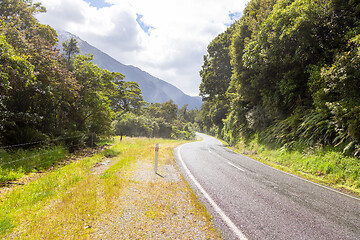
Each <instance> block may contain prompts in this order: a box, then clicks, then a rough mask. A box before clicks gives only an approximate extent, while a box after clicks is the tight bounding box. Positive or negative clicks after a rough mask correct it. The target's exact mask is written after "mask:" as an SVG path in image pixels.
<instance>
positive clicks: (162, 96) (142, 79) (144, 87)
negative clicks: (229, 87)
mask: <svg viewBox="0 0 360 240" xmlns="http://www.w3.org/2000/svg"><path fill="white" fill-rule="evenodd" d="M57 33H58V39H59V48H61V47H62V42H64V41H66V40H69V39H70V38H72V37H73V38H75V39H77V40H78V43H79V47H80V51H81V53H82V54H92V55H94V63H95V64H97V65H98V66H99V67H100V68H103V69H107V70H109V71H111V72H120V73H122V74H124V75H125V81H134V82H137V83H138V84H139V86H140V89H141V91H142V94H143V97H144V100H145V101H146V102H149V103H157V102H158V103H163V102H166V101H169V100H170V99H171V100H173V101H174V103H175V104H177V105H178V107H179V108H181V107H182V106H184V105H185V104H188V109H200V107H201V103H202V100H201V97H193V96H189V95H186V94H185V93H184V92H182V91H181V90H180V89H178V88H177V87H175V86H173V85H171V84H170V83H167V82H165V81H163V80H161V79H159V78H156V77H154V76H152V75H150V74H149V73H147V72H145V71H142V70H141V69H140V68H137V67H134V66H132V65H125V64H122V63H120V62H119V61H117V60H115V59H114V58H112V57H111V56H109V55H108V54H106V53H104V52H102V51H101V50H99V49H97V48H96V47H94V46H92V45H90V44H89V43H87V42H86V41H84V40H82V39H80V38H79V37H77V36H75V35H73V34H71V33H69V32H65V31H61V30H57Z"/></svg>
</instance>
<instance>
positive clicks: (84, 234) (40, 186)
mask: <svg viewBox="0 0 360 240" xmlns="http://www.w3.org/2000/svg"><path fill="white" fill-rule="evenodd" d="M157 142H159V143H160V147H161V150H160V156H159V160H160V161H159V164H160V166H159V169H160V170H161V169H162V168H161V166H162V165H166V164H170V162H172V163H171V164H175V165H176V163H174V157H173V149H174V147H176V146H177V145H179V144H181V143H182V142H179V141H173V140H162V139H145V138H136V139H131V138H125V139H124V140H123V141H122V142H120V141H119V140H117V141H115V144H114V145H112V146H111V147H109V148H107V149H106V150H104V151H103V152H101V153H97V154H95V155H93V156H91V157H87V158H84V159H81V160H78V161H76V162H73V163H71V164H69V165H66V166H64V167H62V168H59V169H57V170H55V171H52V172H49V173H48V174H45V175H43V176H42V177H41V178H39V179H37V180H36V181H33V182H31V183H29V184H27V185H25V186H21V187H19V188H17V189H16V190H14V191H12V192H10V193H8V194H7V195H5V196H4V197H2V199H1V201H0V238H6V239H42V238H44V236H46V238H47V239H60V238H64V239H75V238H76V239H102V235H99V232H101V231H100V230H101V229H102V228H103V227H107V226H111V225H112V224H114V222H115V220H114V221H111V222H109V221H108V219H109V218H111V217H109V216H112V215H113V214H115V217H116V221H119V219H122V218H124V215H126V214H125V212H126V207H125V206H130V207H131V208H133V207H134V206H136V207H138V210H137V211H135V213H132V214H134V216H133V218H132V219H134V220H136V221H135V222H139V220H142V224H140V223H139V226H138V228H137V229H136V231H135V230H134V231H133V230H132V231H131V232H127V231H126V230H125V232H124V234H125V233H126V234H128V235H123V236H129V237H142V236H146V234H147V233H148V232H149V233H151V232H153V231H156V230H159V229H156V227H154V226H156V224H155V223H159V224H160V223H162V222H164V221H165V219H172V221H171V222H172V224H175V225H179V226H182V225H183V224H182V223H180V222H179V221H180V220H179V221H178V222H177V221H175V216H177V215H176V214H179V213H178V212H179V208H180V204H177V203H176V202H175V201H174V200H176V199H181V197H184V196H185V200H184V201H183V202H184V203H189V204H190V207H186V209H187V208H189V209H190V210H186V212H185V213H184V216H185V217H181V219H187V218H188V216H192V217H193V216H195V217H193V218H195V219H200V220H201V221H203V219H205V220H204V221H205V223H204V226H203V227H204V229H208V230H207V231H209V232H210V233H209V234H210V235H211V236H216V231H213V230H212V227H211V226H212V225H211V224H209V219H210V216H209V215H208V214H207V213H206V210H205V209H204V208H202V206H201V204H199V203H198V202H197V198H196V197H195V196H192V195H191V194H192V191H191V189H190V188H189V187H188V185H187V184H186V183H185V181H184V180H182V181H181V182H172V181H169V182H167V181H166V175H164V174H163V175H164V176H165V177H164V180H163V178H161V177H158V178H157V180H156V181H160V182H159V184H154V183H153V182H152V181H150V182H148V181H145V182H143V181H142V180H141V179H140V180H138V179H136V178H135V179H134V176H135V177H136V176H137V175H139V174H138V173H139V171H138V170H137V168H138V162H139V161H140V162H141V163H143V164H145V165H144V166H153V165H152V163H151V162H152V161H153V157H154V156H153V155H154V146H155V143H157ZM175 165H174V166H175ZM150 168H151V167H150ZM142 172H143V171H142ZM150 172H151V174H148V175H149V176H151V177H154V175H155V174H154V173H153V169H152V168H151V170H150ZM140 176H141V174H140ZM155 176H156V175H155ZM135 188H136V189H138V190H137V191H139V192H140V191H141V193H142V194H141V195H138V196H136V198H135V199H133V200H131V199H128V196H129V193H133V192H134V190H133V189H135ZM145 193H148V194H145ZM184 194H185V195H184ZM130 195H131V194H130ZM150 203H152V204H151V205H149V204H150ZM129 204H130V205H129ZM176 205H178V206H176ZM150 206H151V207H150ZM103 218H104V219H103ZM179 219H180V218H179ZM200 220H196V221H200ZM107 221H108V222H107ZM191 221H194V220H191ZM105 222H107V223H106V224H105V226H103V225H104V223H105ZM192 223H193V222H192ZM154 224H155V225H154ZM131 227H133V225H132V226H131ZM145 227H146V229H147V230H148V231H147V230H146V229H145ZM99 229H100V230H99ZM160 230H161V231H163V232H164V234H170V233H169V232H168V231H172V229H167V228H166V227H164V228H163V229H160ZM104 232H106V231H104ZM113 234H115V232H114V233H113ZM116 234H119V232H116ZM160 234H162V232H160ZM179 234H180V233H179ZM114 236H115V235H114ZM215 238H216V237H215Z"/></svg>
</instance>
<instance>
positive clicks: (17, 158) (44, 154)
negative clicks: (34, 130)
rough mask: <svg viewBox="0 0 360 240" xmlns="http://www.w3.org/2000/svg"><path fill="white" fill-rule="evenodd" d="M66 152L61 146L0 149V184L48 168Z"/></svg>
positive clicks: (62, 157) (63, 156)
mask: <svg viewBox="0 0 360 240" xmlns="http://www.w3.org/2000/svg"><path fill="white" fill-rule="evenodd" d="M67 154H68V151H67V149H66V148H65V147H63V146H54V147H49V148H40V149H30V150H23V149H19V150H16V151H5V150H3V149H0V184H1V183H4V182H8V181H15V180H17V179H19V178H21V177H23V176H24V175H26V174H28V173H31V172H37V171H41V170H44V169H48V168H50V167H52V166H53V165H54V164H55V163H57V162H59V161H61V160H62V159H64V158H65V157H66V155H67Z"/></svg>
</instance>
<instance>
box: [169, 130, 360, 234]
mask: <svg viewBox="0 0 360 240" xmlns="http://www.w3.org/2000/svg"><path fill="white" fill-rule="evenodd" d="M199 135H200V136H201V137H202V138H203V141H201V142H194V143H188V144H185V145H182V146H180V147H178V148H177V149H175V155H176V159H177V161H178V164H179V166H180V168H181V170H182V171H183V173H184V175H185V176H186V178H187V180H188V181H189V183H190V185H191V186H192V188H193V189H194V190H195V192H196V193H197V194H198V196H199V197H200V199H201V201H202V202H204V204H205V206H206V207H207V209H208V210H209V212H210V213H211V214H212V215H213V217H214V219H213V221H214V223H215V225H216V227H217V229H218V230H219V231H220V232H221V235H222V237H223V238H224V239H261V240H263V239H275V240H281V239H286V240H289V239H306V240H309V239H316V240H321V239H326V240H332V239H339V240H345V239H358V240H360V199H359V198H356V197H352V196H349V195H346V194H342V193H340V192H338V191H335V190H332V189H330V188H327V187H323V186H320V185H318V184H315V183H312V182H309V181H307V180H304V179H302V178H299V177H296V176H294V175H291V174H287V173H284V172H282V171H279V170H276V169H274V168H272V167H269V166H267V165H265V164H262V163H260V162H258V161H255V160H253V159H251V158H248V157H246V156H243V155H241V154H237V153H235V152H233V151H231V150H229V149H228V148H226V147H224V146H223V145H222V143H221V142H220V141H218V140H216V139H215V138H212V137H209V136H206V135H203V134H199Z"/></svg>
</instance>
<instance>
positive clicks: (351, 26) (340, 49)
mask: <svg viewBox="0 0 360 240" xmlns="http://www.w3.org/2000/svg"><path fill="white" fill-rule="evenodd" d="M359 10H360V4H359V3H357V2H356V1H352V0H346V1H341V0H332V1H330V0H313V1H307V0H277V1H276V0H252V1H250V2H249V4H248V5H247V6H246V8H245V11H244V14H243V16H242V17H241V19H239V20H238V21H236V22H235V23H234V24H233V25H232V26H230V27H229V28H228V29H227V30H226V31H225V32H224V33H222V34H220V35H219V36H218V37H216V38H215V39H214V40H213V41H212V42H211V43H210V44H209V46H208V55H206V56H205V57H204V65H203V68H202V70H201V71H200V76H201V77H202V83H201V85H200V92H201V94H202V96H203V100H204V101H205V103H204V105H203V107H202V115H201V116H202V127H203V128H204V130H207V131H210V132H212V133H214V134H217V135H218V136H220V137H222V138H224V139H226V140H228V141H229V142H236V141H238V140H239V139H240V138H245V139H249V138H251V137H252V136H254V135H255V134H257V135H259V136H260V139H262V140H263V141H266V142H269V143H275V144H280V145H281V146H282V145H286V146H294V145H296V144H297V145H314V144H322V145H333V146H342V147H343V148H344V149H349V148H351V149H352V150H354V149H355V148H359V144H360V129H359V127H358V126H360V122H359V116H360V115H359V107H360V101H359V100H360V99H359V97H360V91H359V86H358V84H357V80H358V79H359V76H358V75H359V74H358V71H357V70H356V69H359V68H357V67H359V66H358V58H359V34H360V32H359V29H360V19H359ZM225 36H226V37H225ZM224 39H228V40H224ZM229 41H230V43H229ZM214 49H215V51H214ZM220 59H222V60H220ZM225 59H226V60H225ZM229 63H230V65H229ZM219 96H220V97H219ZM224 101H225V103H224ZM215 109H217V110H216V111H214V110H215ZM217 112H223V114H222V115H221V116H220V117H219V118H220V119H217V120H215V119H214V118H216V116H217V114H216V113H217ZM210 113H212V114H210Z"/></svg>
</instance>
